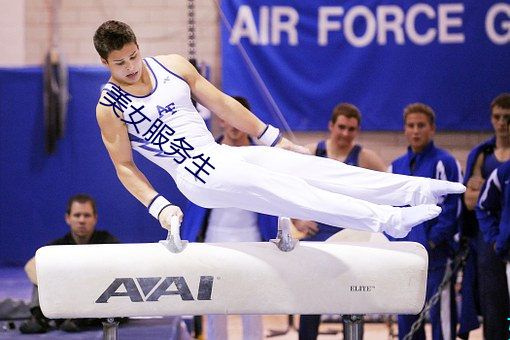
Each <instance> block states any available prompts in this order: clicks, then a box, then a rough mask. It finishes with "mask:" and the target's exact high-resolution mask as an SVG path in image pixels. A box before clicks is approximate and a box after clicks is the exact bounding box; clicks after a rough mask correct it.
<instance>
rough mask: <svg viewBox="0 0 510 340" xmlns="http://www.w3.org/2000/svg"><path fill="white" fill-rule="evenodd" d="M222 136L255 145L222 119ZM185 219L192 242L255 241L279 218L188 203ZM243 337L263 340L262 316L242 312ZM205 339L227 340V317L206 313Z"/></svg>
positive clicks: (269, 234) (271, 234) (269, 233)
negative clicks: (206, 207) (207, 207)
mask: <svg viewBox="0 0 510 340" xmlns="http://www.w3.org/2000/svg"><path fill="white" fill-rule="evenodd" d="M234 98H235V99H236V100H237V101H239V102H240V103H241V104H243V105H244V106H245V107H246V108H247V109H250V107H249V103H248V101H247V100H246V99H245V98H243V97H234ZM221 124H222V127H223V135H222V136H220V137H219V138H218V139H217V142H218V143H220V144H226V145H230V146H239V147H242V146H249V145H254V142H253V140H252V139H251V138H250V136H249V135H247V134H246V133H244V132H242V131H240V130H238V129H236V128H234V127H233V126H231V125H229V124H227V123H226V122H221ZM185 214H186V218H185V219H184V220H183V224H182V225H181V232H182V235H181V237H182V238H183V239H184V240H189V241H191V242H248V241H251V242H258V241H269V239H272V238H276V233H277V231H278V218H277V217H275V216H268V215H263V214H257V213H254V212H252V211H246V210H241V209H238V208H219V209H205V208H202V207H200V206H198V205H196V204H193V203H191V202H188V204H187V206H186V211H185ZM242 324H243V338H244V339H253V340H259V339H260V340H262V339H263V338H264V334H263V332H264V329H263V324H262V316H261V315H243V316H242ZM207 339H209V340H227V339H228V329H227V316H226V315H208V316H207Z"/></svg>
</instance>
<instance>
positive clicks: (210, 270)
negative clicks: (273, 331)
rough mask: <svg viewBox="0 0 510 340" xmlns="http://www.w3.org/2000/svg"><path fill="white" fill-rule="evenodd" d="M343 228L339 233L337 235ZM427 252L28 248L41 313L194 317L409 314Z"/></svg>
mask: <svg viewBox="0 0 510 340" xmlns="http://www.w3.org/2000/svg"><path fill="white" fill-rule="evenodd" d="M342 233H345V231H342V232H340V233H339V234H338V235H342ZM427 264H428V257H427V253H426V250H425V249H424V248H423V247H422V246H421V245H420V244H418V243H414V242H389V241H379V240H378V241H363V240H362V241H356V240H354V241H353V240H350V241H345V240H344V241H342V240H338V237H335V236H333V237H332V239H331V240H328V241H327V242H299V243H297V244H296V245H295V247H293V249H292V250H290V251H282V250H280V249H279V248H278V247H277V246H276V245H275V244H274V243H271V242H243V243H189V244H186V245H185V247H184V249H182V251H179V252H172V251H170V250H169V248H168V247H166V246H165V245H164V244H162V243H161V242H160V243H144V244H112V245H79V246H66V245H63V246H46V247H43V248H40V249H39V250H38V251H37V253H36V268H37V279H38V285H39V298H40V303H41V308H42V310H43V313H44V315H46V316H47V317H49V318H54V319H56V318H84V317H96V318H112V317H130V316H160V315H190V314H191V315H203V314H322V313H336V314H373V313H378V314H379V313H380V314H383V313H399V314H417V313H419V312H420V311H421V309H422V307H423V304H424V301H425V290H426V281H427V280H426V276H427Z"/></svg>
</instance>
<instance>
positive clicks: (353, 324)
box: [342, 315, 363, 340]
mask: <svg viewBox="0 0 510 340" xmlns="http://www.w3.org/2000/svg"><path fill="white" fill-rule="evenodd" d="M342 319H343V324H344V340H362V339H363V322H362V321H363V317H362V316H361V315H343V318H342Z"/></svg>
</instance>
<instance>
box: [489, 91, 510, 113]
mask: <svg viewBox="0 0 510 340" xmlns="http://www.w3.org/2000/svg"><path fill="white" fill-rule="evenodd" d="M496 106H499V107H500V108H502V109H510V93H502V94H500V95H499V96H497V97H496V98H494V100H493V101H492V103H491V114H492V110H493V109H494V107H496Z"/></svg>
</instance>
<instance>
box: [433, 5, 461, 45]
mask: <svg viewBox="0 0 510 340" xmlns="http://www.w3.org/2000/svg"><path fill="white" fill-rule="evenodd" d="M451 13H453V14H456V13H459V14H460V13H464V4H441V5H439V10H438V24H439V42H440V43H445V44H462V43H464V41H465V40H466V39H465V37H464V34H463V33H448V28H450V27H462V18H459V17H453V18H451V17H449V16H448V15H449V14H451Z"/></svg>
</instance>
